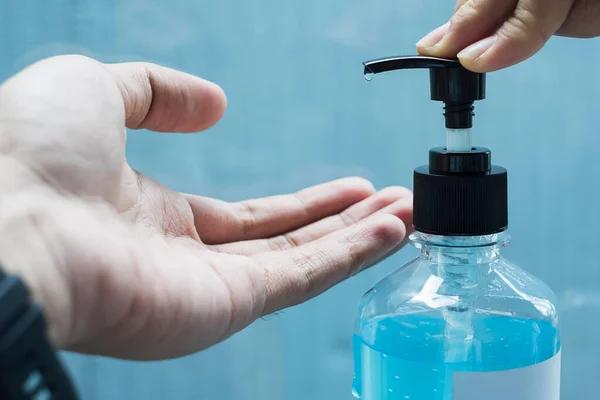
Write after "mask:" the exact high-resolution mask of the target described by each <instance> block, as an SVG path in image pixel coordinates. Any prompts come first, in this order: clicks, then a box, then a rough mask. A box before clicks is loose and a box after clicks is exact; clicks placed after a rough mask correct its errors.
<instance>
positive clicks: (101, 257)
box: [0, 56, 412, 359]
mask: <svg viewBox="0 0 600 400" xmlns="http://www.w3.org/2000/svg"><path fill="white" fill-rule="evenodd" d="M225 107H226V100H225V96H224V94H223V92H222V91H221V89H220V88H219V87H218V86H216V85H214V84H212V83H209V82H206V81H204V80H201V79H199V78H196V77H193V76H190V75H187V74H184V73H181V72H177V71H174V70H170V69H167V68H163V67H159V66H156V65H151V64H142V63H129V64H113V65H105V64H101V63H99V62H97V61H95V60H92V59H89V58H85V57H80V56H63V57H55V58H51V59H47V60H44V61H41V62H39V63H36V64H34V65H33V66H31V67H29V68H27V69H26V70H24V71H22V72H21V73H20V74H18V75H16V76H15V77H13V78H11V79H10V80H8V81H7V82H5V83H4V84H3V85H2V86H1V87H0V164H1V165H0V189H1V192H0V193H1V197H0V210H1V212H0V235H1V236H0V259H1V260H2V262H3V264H4V265H5V267H6V268H7V269H9V270H11V271H14V272H16V273H19V274H21V275H22V276H24V277H25V279H26V281H27V282H28V284H29V286H30V288H31V289H32V292H33V293H34V295H35V296H36V297H37V299H38V300H39V301H40V302H41V303H42V304H43V306H44V308H45V310H46V313H47V315H48V318H49V321H50V334H51V337H52V339H53V340H54V342H55V343H56V345H57V346H58V347H60V348H65V349H71V350H76V351H82V352H88V353H98V354H105V355H110V356H115V357H123V358H133V359H156V358H167V357H176V356H181V355H185V354H188V353H191V352H194V351H198V350H201V349H204V348H206V347H208V346H210V345H212V344H215V343H217V342H219V341H220V340H223V339H224V338H227V337H228V336H230V335H231V334H233V333H235V332H237V331H239V330H240V329H242V328H244V327H245V326H247V325H248V324H250V323H252V322H253V321H254V320H255V319H257V318H259V317H261V316H263V315H265V314H268V313H271V312H274V311H276V310H279V309H282V308H285V307H289V306H292V305H295V304H298V303H300V302H303V301H305V300H307V299H309V298H311V297H313V296H315V295H318V294H319V293H321V292H323V291H324V290H326V289H328V288H329V287H331V286H332V285H334V284H336V283H338V282H340V281H342V280H343V279H345V278H347V277H349V276H351V275H353V274H354V273H356V272H358V271H360V270H361V269H364V268H366V267H369V266H370V265H372V264H374V263H376V262H377V261H379V260H381V259H382V258H384V257H386V256H387V255H389V254H390V253H392V252H393V251H395V250H396V249H397V248H398V247H399V246H401V245H402V243H403V240H404V238H405V236H406V226H410V215H411V210H412V208H411V207H412V196H411V194H410V192H409V191H408V190H406V189H403V188H398V187H392V188H386V189H384V190H382V191H380V192H377V193H375V191H374V189H373V187H372V185H371V184H370V183H369V182H367V181H365V180H363V179H360V178H348V179H342V180H338V181H334V182H330V183H327V184H322V185H318V186H315V187H312V188H308V189H304V190H302V191H300V192H298V193H296V194H293V195H282V196H276V197H271V198H265V199H258V200H249V201H244V202H240V203H227V202H222V201H219V200H215V199H209V198H205V197H200V196H196V195H191V194H182V193H177V192H174V191H172V190H170V189H168V188H167V187H165V186H162V185H161V184H160V183H157V182H155V181H153V180H152V179H150V178H149V177H147V176H144V175H143V174H141V173H139V172H137V171H135V170H133V169H132V168H131V167H130V166H129V165H128V164H127V162H126V160H125V142H126V131H125V127H126V126H127V127H129V128H132V129H138V128H147V129H150V130H154V131H160V132H174V131H175V132H196V131H201V130H204V129H206V128H208V127H210V126H212V125H213V124H215V123H216V122H217V121H218V120H219V119H220V118H221V116H222V114H223V112H224V111H225Z"/></svg>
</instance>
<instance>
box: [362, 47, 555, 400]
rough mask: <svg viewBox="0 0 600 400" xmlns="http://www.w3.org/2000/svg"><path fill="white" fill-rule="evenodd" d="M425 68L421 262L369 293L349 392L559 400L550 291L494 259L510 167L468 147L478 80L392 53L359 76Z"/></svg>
mask: <svg viewBox="0 0 600 400" xmlns="http://www.w3.org/2000/svg"><path fill="white" fill-rule="evenodd" d="M407 68H428V69H430V81H431V97H432V99H433V100H440V101H443V102H444V103H445V114H444V115H445V119H446V133H447V142H446V147H439V148H434V149H431V150H430V152H429V164H428V165H426V166H422V167H419V168H417V169H416V170H415V173H414V218H413V220H414V222H413V224H414V229H415V233H414V234H413V235H412V236H411V240H412V244H413V245H414V246H415V247H417V248H418V249H419V250H420V255H419V256H418V257H417V258H416V259H414V260H413V261H412V262H410V263H409V264H407V265H405V266H403V267H402V268H400V269H398V270H397V271H395V272H393V273H392V274H391V275H389V276H388V277H387V278H385V279H383V280H382V281H380V282H379V283H378V284H377V285H375V287H374V288H372V289H371V290H369V291H368V292H367V293H366V294H365V296H364V298H363V300H362V304H361V306H360V311H359V315H358V320H357V324H356V328H355V334H354V337H353V341H354V360H355V361H354V362H355V376H354V387H353V392H354V395H355V397H357V398H360V399H363V400H392V399H394V400H407V399H412V400H559V399H560V350H561V343H560V335H559V326H558V316H557V310H556V306H555V304H556V301H555V296H554V294H553V293H552V291H551V290H550V289H549V288H548V287H547V286H546V285H545V284H544V283H543V282H541V281H540V280H538V279H537V278H535V277H533V276H532V275H531V274H529V273H528V272H526V271H524V270H522V269H520V268H519V267H517V266H515V265H514V264H513V263H511V262H510V261H508V260H507V259H505V258H504V257H503V256H502V255H501V250H502V248H503V247H505V246H506V245H507V243H508V241H509V239H508V236H507V234H506V233H505V231H506V228H507V225H508V205H507V197H508V196H507V172H506V170H505V169H504V168H502V167H498V166H494V165H492V164H491V152H490V150H488V149H486V148H481V147H472V145H471V128H472V122H473V115H474V114H473V103H474V101H476V100H482V99H484V98H485V75H484V74H477V73H473V72H470V71H468V70H466V69H464V68H463V67H462V66H461V65H460V64H459V63H458V62H457V61H454V60H445V59H436V58H429V57H417V56H415V57H394V58H387V59H380V60H374V61H370V62H366V63H365V77H368V78H371V77H372V75H373V74H377V73H380V72H384V71H390V70H396V69H407Z"/></svg>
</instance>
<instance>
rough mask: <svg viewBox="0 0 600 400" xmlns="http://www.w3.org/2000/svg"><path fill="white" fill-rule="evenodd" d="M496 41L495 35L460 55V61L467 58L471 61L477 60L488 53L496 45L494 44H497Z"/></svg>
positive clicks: (468, 48)
mask: <svg viewBox="0 0 600 400" xmlns="http://www.w3.org/2000/svg"><path fill="white" fill-rule="evenodd" d="M496 39H497V37H496V36H495V35H494V36H490V37H487V38H485V39H482V40H480V41H479V42H477V43H474V44H472V45H470V46H469V47H467V48H466V49H464V50H463V51H461V52H460V53H458V56H457V57H458V58H459V59H463V58H467V59H470V60H476V59H478V58H479V57H481V56H482V55H483V54H484V53H485V52H486V51H488V50H489V49H490V48H491V47H492V46H493V45H494V43H496Z"/></svg>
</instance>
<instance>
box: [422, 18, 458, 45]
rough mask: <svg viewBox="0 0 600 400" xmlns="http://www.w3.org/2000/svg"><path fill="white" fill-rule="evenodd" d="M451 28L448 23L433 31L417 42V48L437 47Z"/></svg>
mask: <svg viewBox="0 0 600 400" xmlns="http://www.w3.org/2000/svg"><path fill="white" fill-rule="evenodd" d="M449 27H450V22H446V23H445V24H444V25H442V26H440V27H438V28H436V29H434V30H433V31H431V32H430V33H428V34H427V35H425V37H424V38H423V39H421V40H419V41H418V42H417V47H418V48H420V49H428V48H431V47H433V46H435V45H436V44H438V43H439V42H440V41H441V40H442V38H443V37H444V35H445V34H446V32H448V28H449Z"/></svg>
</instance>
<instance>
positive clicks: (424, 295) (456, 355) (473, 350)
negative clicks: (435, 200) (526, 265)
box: [353, 232, 561, 400]
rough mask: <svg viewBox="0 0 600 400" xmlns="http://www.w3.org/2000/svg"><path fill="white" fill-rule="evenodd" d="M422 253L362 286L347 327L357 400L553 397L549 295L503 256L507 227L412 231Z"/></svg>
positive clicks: (555, 332) (554, 342) (554, 353)
mask: <svg viewBox="0 0 600 400" xmlns="http://www.w3.org/2000/svg"><path fill="white" fill-rule="evenodd" d="M411 239H412V243H413V245H415V246H416V247H417V248H419V249H420V250H421V254H420V255H419V256H418V257H417V258H416V259H415V260H413V261H412V262H410V263H409V264H407V265H406V266H404V267H402V268H400V269H398V270H397V271H395V272H393V273H392V274H391V275H389V276H388V277H387V278H385V279H383V280H382V281H381V282H379V283H378V284H377V285H376V286H375V287H374V288H373V289H371V290H369V291H368V292H367V293H366V294H365V296H364V298H363V300H362V304H361V307H360V312H359V316H358V320H357V324H356V330H355V333H354V337H353V341H354V357H355V376H354V387H353V391H354V395H355V396H356V397H358V398H360V399H362V400H375V399H376V400H392V399H401V400H405V399H413V400H483V399H485V400H496V399H498V400H499V399H502V400H557V399H559V392H560V348H561V344H560V335H559V328H558V316H557V310H556V306H555V304H556V303H555V296H554V294H553V293H552V291H551V290H550V289H549V288H548V287H547V286H546V285H545V284H544V283H543V282H541V281H540V280H538V279H536V278H535V277H533V276H532V275H530V274H529V273H527V272H525V271H524V270H522V269H520V268H519V267H517V266H515V265H514V264H512V263H511V262H510V261H508V260H507V259H506V258H504V257H503V256H502V255H501V254H500V250H501V248H503V247H504V246H505V245H506V244H507V243H508V236H507V235H506V234H505V233H500V234H493V235H485V236H472V237H468V236H467V237H465V236H461V237H452V236H436V235H426V234H423V233H418V232H417V233H414V234H413V235H412V237H411Z"/></svg>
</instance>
